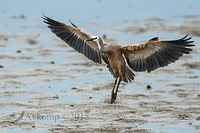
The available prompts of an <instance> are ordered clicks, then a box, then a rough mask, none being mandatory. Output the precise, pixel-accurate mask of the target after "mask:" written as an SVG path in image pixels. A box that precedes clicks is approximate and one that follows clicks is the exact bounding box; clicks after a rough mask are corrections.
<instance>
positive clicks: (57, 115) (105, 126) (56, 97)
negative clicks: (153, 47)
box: [0, 16, 200, 133]
mask: <svg viewBox="0 0 200 133" xmlns="http://www.w3.org/2000/svg"><path fill="white" fill-rule="evenodd" d="M188 17H189V18H191V16H187V17H186V16H185V18H186V19H187V18H188ZM193 17H199V16H193ZM12 19H27V18H26V16H19V17H15V16H12ZM148 21H149V22H152V21H156V22H160V21H164V22H165V21H167V20H163V19H160V18H149V19H148ZM38 27H39V26H38ZM40 28H41V30H42V29H44V28H46V27H45V26H43V27H40ZM40 28H38V29H40ZM199 28H200V21H194V22H186V23H182V24H180V25H176V26H174V25H165V23H164V24H162V25H157V24H152V25H151V24H149V25H145V24H144V25H139V26H132V27H130V26H128V27H126V28H123V29H119V28H118V29H112V28H111V29H110V31H111V33H112V32H117V33H119V34H121V33H124V34H131V35H132V36H134V35H137V36H140V35H141V36H143V35H146V34H150V33H151V34H152V35H155V32H156V31H159V33H166V34H170V33H171V34H176V36H180V37H182V36H183V34H185V33H189V35H191V36H194V39H195V41H196V40H198V39H199V36H200V33H199V30H198V29H199ZM107 38H108V39H107V40H108V41H109V40H113V38H111V37H110V36H109V35H107ZM166 38H167V37H166ZM147 39H150V38H147ZM116 41H120V40H116ZM141 41H142V40H141ZM195 45H196V46H195V48H194V50H193V51H192V52H191V54H189V55H185V56H183V57H182V58H181V59H180V60H178V61H177V62H175V63H173V64H170V65H169V66H167V67H164V68H160V69H158V70H155V71H153V72H151V73H149V74H148V73H146V72H142V73H136V72H135V74H136V76H135V81H134V82H132V83H128V84H126V83H122V84H121V85H120V88H119V90H120V92H119V93H118V98H117V100H116V102H115V103H114V104H110V94H111V89H112V86H113V82H114V79H113V77H112V75H111V74H110V72H109V71H108V70H107V68H106V66H105V64H101V65H99V64H95V63H93V62H92V61H89V60H88V59H86V58H85V57H83V56H82V55H81V54H79V53H77V52H75V51H74V50H73V49H72V48H70V47H69V46H67V45H65V44H64V43H63V42H62V41H60V40H59V39H58V38H56V37H55V36H53V35H52V33H51V32H50V31H49V32H45V33H36V34H33V35H20V34H19V35H7V34H0V49H1V54H0V71H1V76H0V85H1V92H0V99H1V102H0V110H1V112H0V128H1V129H0V131H1V132H26V131H31V132H53V133H54V132H60V133H64V132H136V133H143V132H199V131H200V91H199V89H200V82H199V81H200V71H199V70H200V59H199V56H200V52H199V51H200V46H199V42H198V41H196V42H195ZM147 86H150V87H147Z"/></svg>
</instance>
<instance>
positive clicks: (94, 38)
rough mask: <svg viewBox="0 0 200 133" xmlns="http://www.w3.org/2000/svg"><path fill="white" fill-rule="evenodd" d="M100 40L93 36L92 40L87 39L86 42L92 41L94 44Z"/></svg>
mask: <svg viewBox="0 0 200 133" xmlns="http://www.w3.org/2000/svg"><path fill="white" fill-rule="evenodd" d="M99 40H100V37H99V36H93V37H92V38H90V39H88V40H87V41H94V42H98V41H99Z"/></svg>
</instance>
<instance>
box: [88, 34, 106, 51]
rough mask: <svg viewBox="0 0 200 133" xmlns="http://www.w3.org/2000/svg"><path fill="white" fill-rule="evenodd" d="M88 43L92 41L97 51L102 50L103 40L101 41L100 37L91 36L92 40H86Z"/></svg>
mask: <svg viewBox="0 0 200 133" xmlns="http://www.w3.org/2000/svg"><path fill="white" fill-rule="evenodd" d="M88 41H94V42H96V43H97V44H98V47H99V49H102V48H103V40H102V39H101V37H100V36H93V37H92V38H90V39H88V40H87V42H88Z"/></svg>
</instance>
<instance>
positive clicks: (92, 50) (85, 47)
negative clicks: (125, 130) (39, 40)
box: [43, 16, 194, 103]
mask: <svg viewBox="0 0 200 133" xmlns="http://www.w3.org/2000/svg"><path fill="white" fill-rule="evenodd" d="M43 19H44V22H45V23H47V24H48V27H49V28H50V29H51V31H52V32H53V33H54V34H56V35H57V36H58V37H59V38H60V39H62V40H63V41H65V42H66V43H67V44H68V45H69V46H70V47H72V48H74V49H75V50H76V51H78V52H80V53H82V54H83V55H85V56H86V57H87V58H88V59H90V60H92V61H94V62H95V63H100V64H101V63H102V60H103V61H104V62H105V63H106V64H107V67H108V69H109V71H110V72H111V74H112V75H113V76H114V78H115V83H114V86H113V89H112V93H111V103H113V102H114V101H115V100H116V97H117V92H118V88H119V85H120V82H121V81H124V82H131V81H133V80H134V76H135V75H134V73H133V72H132V70H131V69H133V70H134V71H136V72H141V71H147V72H151V71H153V70H155V69H157V68H159V67H164V66H167V65H168V64H170V63H172V62H175V61H176V60H178V59H179V57H181V56H183V54H189V53H190V51H192V49H191V48H190V47H192V46H194V45H193V44H191V43H193V41H190V39H191V37H189V38H187V35H186V36H184V37H183V38H181V39H178V40H170V41H160V40H159V38H158V37H155V38H152V39H151V40H149V41H147V42H145V43H141V44H131V45H127V46H120V45H119V44H117V43H110V44H107V43H106V42H104V41H103V40H102V39H101V37H99V36H91V35H89V34H86V33H85V32H83V31H82V30H80V29H79V28H78V27H77V26H76V25H74V24H73V23H72V22H71V21H70V23H71V24H72V26H70V25H66V24H64V23H61V22H58V21H55V20H53V19H51V18H49V17H46V16H44V17H43ZM123 55H124V56H123ZM124 57H125V58H124ZM126 62H127V63H128V65H126ZM130 68H131V69H130ZM118 79H119V80H118ZM117 80H118V83H117ZM116 85H117V87H116Z"/></svg>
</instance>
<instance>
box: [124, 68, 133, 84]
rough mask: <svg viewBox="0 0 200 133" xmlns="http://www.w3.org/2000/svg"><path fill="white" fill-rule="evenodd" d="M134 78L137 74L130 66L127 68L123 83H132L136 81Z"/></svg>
mask: <svg viewBox="0 0 200 133" xmlns="http://www.w3.org/2000/svg"><path fill="white" fill-rule="evenodd" d="M134 76H135V74H134V73H133V72H132V70H131V69H130V68H129V67H128V66H126V68H125V73H124V75H123V76H122V81H124V82H126V83H128V82H132V81H134Z"/></svg>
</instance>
